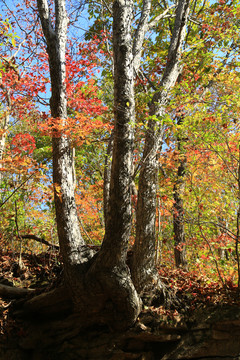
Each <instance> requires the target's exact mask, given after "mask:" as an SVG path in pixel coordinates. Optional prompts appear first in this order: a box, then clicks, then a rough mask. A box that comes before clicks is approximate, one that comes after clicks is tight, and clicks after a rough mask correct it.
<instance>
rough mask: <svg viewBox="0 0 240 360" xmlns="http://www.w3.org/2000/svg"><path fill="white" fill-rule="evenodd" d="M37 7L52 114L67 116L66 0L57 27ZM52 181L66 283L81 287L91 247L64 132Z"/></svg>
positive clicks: (43, 4) (58, 6)
mask: <svg viewBox="0 0 240 360" xmlns="http://www.w3.org/2000/svg"><path fill="white" fill-rule="evenodd" d="M37 4H38V11H39V15H40V19H41V24H42V29H43V33H44V36H45V39H46V42H47V53H48V61H49V67H50V78H51V87H52V95H51V99H50V108H51V116H52V117H53V118H55V119H58V120H59V119H61V122H62V125H64V124H65V121H66V118H67V99H66V85H65V80H66V67H65V49H66V39H67V24H68V18H67V14H66V10H65V0H55V28H53V27H52V23H53V21H52V19H51V16H50V11H49V8H48V4H47V1H46V0H38V1H37ZM52 146H53V185H54V200H55V209H56V219H57V230H58V237H59V243H60V251H61V255H62V257H63V261H64V270H65V278H66V283H67V285H68V286H69V287H70V288H71V289H72V291H73V292H74V289H76V288H78V286H79V284H78V279H76V276H74V275H73V271H74V272H75V270H73V268H74V267H75V266H77V265H79V264H84V263H86V262H87V260H88V259H89V257H90V250H89V249H88V248H87V247H86V246H85V243H84V240H83V238H82V236H81V233H80V229H79V225H78V217H77V210H76V204H75V197H74V178H73V177H74V176H73V174H74V169H73V166H74V162H73V156H72V149H71V145H70V139H69V138H68V137H67V136H66V135H65V134H62V133H60V134H58V133H57V131H56V132H55V133H54V134H53V140H52Z"/></svg>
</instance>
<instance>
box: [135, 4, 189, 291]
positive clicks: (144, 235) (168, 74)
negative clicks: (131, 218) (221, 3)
mask: <svg viewBox="0 0 240 360" xmlns="http://www.w3.org/2000/svg"><path fill="white" fill-rule="evenodd" d="M188 13H189V1H188V0H180V1H179V2H178V5H177V9H176V16H175V25H174V29H173V34H172V38H171V42H170V46H169V51H168V59H167V64H166V68H165V72H164V74H163V78H162V81H161V84H160V89H161V90H159V91H157V92H156V93H155V94H154V96H153V98H152V101H151V106H150V111H149V113H150V118H149V121H148V127H147V128H148V130H147V134H146V139H145V147H144V153H143V160H142V163H143V165H142V168H141V171H140V176H139V190H138V205H137V217H136V228H137V230H136V241H135V244H134V252H133V263H132V276H133V281H134V285H135V287H136V289H137V290H138V292H141V291H142V290H143V289H144V288H145V287H146V286H149V285H151V284H152V281H155V279H156V270H155V264H154V258H155V256H154V255H155V242H156V232H155V224H156V206H157V203H156V194H157V174H158V152H159V150H160V146H161V144H162V140H163V131H164V113H165V106H166V104H167V102H168V99H169V93H170V90H171V89H172V87H173V86H174V85H175V83H176V81H177V78H178V76H179V74H180V73H181V63H180V57H181V51H182V45H183V41H184V38H185V30H186V24H187V21H188ZM153 115H154V116H155V117H157V118H158V122H156V120H155V119H153V118H152V116H153ZM160 286H161V284H160Z"/></svg>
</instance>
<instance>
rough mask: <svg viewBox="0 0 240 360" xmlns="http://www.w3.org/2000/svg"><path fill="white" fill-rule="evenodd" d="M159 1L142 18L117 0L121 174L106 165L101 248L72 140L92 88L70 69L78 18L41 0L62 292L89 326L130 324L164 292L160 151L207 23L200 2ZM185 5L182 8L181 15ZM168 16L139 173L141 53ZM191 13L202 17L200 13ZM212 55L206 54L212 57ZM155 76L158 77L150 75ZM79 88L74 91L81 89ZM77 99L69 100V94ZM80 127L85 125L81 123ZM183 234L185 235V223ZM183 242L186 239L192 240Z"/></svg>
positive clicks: (143, 7)
mask: <svg viewBox="0 0 240 360" xmlns="http://www.w3.org/2000/svg"><path fill="white" fill-rule="evenodd" d="M153 3H154V4H155V2H152V1H150V0H144V1H143V2H142V3H140V5H139V9H140V15H136V17H135V18H134V12H135V9H136V7H137V5H136V4H135V3H134V2H133V1H129V0H115V1H114V3H113V34H112V36H113V41H112V50H113V60H114V74H113V81H114V106H113V108H114V130H113V133H112V139H113V146H112V144H111V142H110V143H109V151H107V152H108V154H107V156H106V167H105V168H106V170H111V176H109V173H110V171H108V172H107V171H106V173H105V179H106V182H105V185H106V186H105V189H106V190H105V199H106V200H105V204H104V210H105V236H104V239H103V242H102V245H101V248H100V250H99V252H98V253H95V251H93V250H92V249H91V248H90V247H89V246H87V244H86V242H85V241H84V238H83V236H82V234H81V231H80V227H79V218H78V212H77V205H76V201H75V197H76V194H75V171H74V159H73V158H74V155H73V153H74V149H73V148H74V146H75V145H76V144H75V140H76V139H75V138H74V136H73V137H71V129H72V128H70V129H69V127H70V124H72V122H74V120H75V118H77V117H79V118H80V120H82V118H81V114H82V113H83V112H84V110H83V109H82V108H81V107H79V108H78V109H77V107H75V105H74V99H75V98H76V97H80V95H81V91H80V88H81V86H82V87H84V85H83V84H82V83H80V82H78V84H77V86H76V87H74V86H72V82H73V83H74V81H73V76H72V73H71V69H70V70H69V69H68V71H66V67H67V66H68V64H69V63H70V62H71V52H70V50H69V49H66V48H67V28H68V17H67V13H66V6H65V0H55V1H54V4H50V5H49V3H48V1H47V0H38V1H37V5H38V14H39V17H40V20H41V25H42V31H43V34H44V38H45V42H46V45H47V47H46V51H47V54H48V62H49V69H50V79H51V99H50V110H51V119H50V120H49V123H48V124H45V125H46V127H45V130H46V131H49V132H50V131H51V135H52V148H53V189H54V201H55V210H56V220H57V230H58V237H59V243H60V251H61V255H62V258H63V262H64V271H65V272H64V274H65V285H64V288H63V289H61V294H62V295H63V293H64V292H65V295H66V296H67V299H68V302H69V304H71V301H72V303H73V307H74V309H75V312H76V313H77V314H80V317H79V318H80V320H79V321H80V323H82V324H83V325H84V322H85V321H86V319H88V324H92V323H95V322H100V323H104V324H105V323H108V324H110V325H111V326H112V327H118V328H120V329H124V328H127V327H129V326H130V325H132V324H133V323H134V322H135V321H136V319H137V316H138V314H139V312H140V310H141V299H140V296H141V295H142V293H143V292H144V291H145V290H146V289H147V290H148V289H152V288H153V287H154V288H159V289H160V291H164V290H163V285H162V283H161V281H160V280H159V278H158V274H157V270H156V267H155V261H154V259H155V242H156V231H155V226H156V208H157V201H156V198H157V189H158V169H159V156H160V155H159V153H160V150H161V148H162V145H163V142H164V139H165V133H166V130H167V131H168V132H170V131H171V130H172V128H171V126H172V125H171V126H170V125H169V123H171V117H173V114H174V111H173V110H172V111H171V106H176V102H177V101H178V99H179V98H177V96H176V93H175V91H174V88H175V87H176V83H177V81H178V80H179V78H180V75H181V74H182V73H183V71H185V72H186V73H187V71H189V69H188V59H190V60H192V58H191V56H192V57H193V56H194V55H193V54H192V53H191V52H190V51H189V49H187V50H186V51H185V52H184V51H183V46H184V43H185V44H186V46H187V45H188V41H189V39H190V48H191V47H194V46H195V47H196V48H197V45H196V42H197V41H198V40H199V38H200V35H199V37H197V35H198V33H199V32H200V34H201V30H200V31H198V30H196V28H197V29H198V26H199V24H198V22H197V26H195V28H194V30H193V31H192V28H191V26H190V25H189V27H188V24H189V19H190V17H189V11H190V7H191V10H192V11H191V13H192V15H191V16H193V14H194V13H195V10H196V8H197V7H200V3H198V2H194V3H193V4H192V3H191V4H190V1H188V0H180V1H179V2H178V3H177V4H176V5H175V4H173V5H172V6H170V7H166V4H165V2H163V3H161V5H163V7H161V6H160V7H158V6H157V11H156V12H155V11H154V9H155V6H152V5H153ZM53 5H55V7H54V6H53ZM91 6H93V4H92V3H91ZM53 7H54V10H53ZM175 8H176V13H173V9H175ZM196 12H197V10H196ZM168 16H169V17H170V18H169V19H167V20H166V22H167V21H168V22H169V32H168V31H165V32H164V34H163V35H162V38H161V37H160V40H161V41H162V42H163V43H164V46H163V45H162V43H161V46H163V47H164V56H162V59H161V61H162V62H161V64H160V67H161V69H162V70H161V72H160V76H159V77H158V78H157V80H156V84H155V85H154V84H153V81H151V80H150V81H148V80H147V81H146V82H145V84H147V85H148V86H149V87H150V90H149V89H148V90H149V91H148V93H147V96H146V98H147V97H148V100H145V103H147V101H148V102H149V109H148V114H147V112H146V119H145V120H146V123H147V125H146V126H145V128H144V133H145V134H144V135H145V139H144V138H143V137H141V146H143V147H144V150H143V154H142V159H141V161H140V165H139V168H140V174H139V177H138V176H136V178H135V179H134V176H135V175H136V169H134V170H133V166H132V164H133V158H134V156H133V150H134V140H135V139H134V136H135V130H136V109H137V107H136V101H135V100H136V97H138V95H139V94H138V93H137V91H136V88H135V87H134V86H135V83H136V81H137V80H139V78H140V79H141V81H142V82H143V78H142V69H141V65H142V63H141V59H142V58H143V57H144V56H145V54H144V51H147V50H146V48H147V44H146V43H147V42H146V41H145V38H146V34H147V32H148V31H149V30H151V29H152V28H155V27H157V26H159V23H161V21H162V20H163V19H165V18H166V17H168ZM190 20H191V21H192V18H191V19H190ZM193 20H194V19H193ZM195 23H196V20H194V24H195ZM200 28H201V27H200ZM157 33H158V29H157V30H155V34H157ZM160 33H161V31H160ZM192 33H193V34H192ZM189 34H190V35H189ZM214 34H215V33H214ZM38 35H39V34H38ZM158 35H159V34H158ZM160 35H161V34H160ZM160 35H159V36H160ZM201 35H202V34H201ZM214 36H215V35H214ZM158 41H159V40H158ZM203 42H204V39H203ZM69 44H70V42H69ZM194 50H196V49H195V48H194ZM149 52H150V50H149ZM193 53H194V51H193ZM166 55H167V59H166ZM211 55H212V54H211ZM42 56H43V55H42ZM203 61H206V59H205V57H203ZM147 62H148V60H147ZM149 62H150V61H149ZM190 63H191V61H190ZM191 64H192V63H191ZM88 66H90V65H88ZM195 66H196V67H197V65H196V64H195V63H194V66H193V67H195ZM73 67H75V69H76V68H77V69H78V72H79V73H80V74H82V73H83V72H82V70H80V69H79V67H78V66H77V65H76V63H74V66H73ZM184 75H185V74H184ZM83 76H84V75H83ZM189 77H190V76H189ZM153 78H154V76H153ZM159 78H160V81H158V79H159ZM136 79H137V80H136ZM146 79H148V76H147V75H146ZM153 80H154V79H153ZM74 84H75V83H74ZM189 84H191V82H190V81H189V82H184V81H183V82H181V83H180V85H182V86H183V88H184V86H186V88H187V86H189ZM152 85H153V86H152ZM72 87H73V88H74V90H73V91H72V92H71V88H72ZM68 91H69V92H68ZM68 96H69V97H70V100H69V101H67V97H68ZM186 98H187V97H186ZM186 98H185V99H186ZM180 100H181V101H183V100H184V96H182V98H181V97H180ZM90 102H91V101H89V103H88V106H89V108H88V109H90ZM170 102H171V105H169V103H170ZM172 104H174V105H172ZM169 109H170V110H169ZM81 111H82V113H81ZM85 111H86V110H85ZM192 113H193V110H192ZM141 115H142V114H141ZM93 116H94V115H92V117H93ZM142 116H143V115H142ZM88 121H92V118H91V117H89V118H88ZM184 123H185V121H184ZM178 125H179V124H178ZM184 126H185V125H184ZM76 128H77V126H76V127H74V129H76ZM179 136H180V135H179ZM179 139H180V137H179ZM78 145H79V144H78ZM79 146H81V144H80V145H79ZM111 146H112V147H113V150H112V162H111V165H109V157H110V156H109V154H110V152H111ZM141 146H140V147H139V148H141ZM86 148H87V147H86ZM81 149H83V147H82V148H81ZM180 150H181V149H180ZM140 155H141V154H140ZM140 155H139V157H140ZM181 166H182V167H181ZM184 166H185V164H184V163H182V164H181V162H180V167H179V174H178V176H179V178H182V177H183V175H184ZM109 178H110V184H109ZM133 180H135V182H136V185H137V186H138V201H137V212H136V241H135V244H134V247H133V259H132V263H131V266H130V270H131V272H130V270H129V267H128V266H127V251H128V246H129V238H130V234H131V229H132V208H133V207H132V200H131V196H132V187H133ZM108 185H109V187H108ZM134 185H135V184H134ZM175 185H176V186H175V189H174V196H175V205H176V206H175V208H176V213H177V214H178V215H181V216H179V217H181V219H178V220H179V221H178V223H175V225H179V224H180V225H182V213H181V211H182V203H181V201H182V198H181V196H180V195H181V194H179V185H181V184H180V180H179V181H176V184H175ZM77 195H78V194H77ZM177 206H179V207H177ZM179 209H180V210H179ZM175 230H176V231H175V232H177V231H178V230H179V227H178V230H177V229H176V226H175ZM179 232H181V235H182V234H183V229H180V230H179ZM181 242H183V240H182V238H181ZM56 294H59V290H57V292H55V293H53V294H46V295H45V296H44V297H40V298H39V297H38V298H36V299H34V300H32V301H31V306H32V308H34V306H36V307H37V306H38V305H37V304H39V303H41V302H43V301H45V305H46V306H47V305H48V299H49V297H51V296H53V297H54V296H55V301H56ZM63 298H64V296H63ZM43 299H45V300H43ZM58 300H59V299H58ZM34 304H35V305H34ZM56 308H57V306H56Z"/></svg>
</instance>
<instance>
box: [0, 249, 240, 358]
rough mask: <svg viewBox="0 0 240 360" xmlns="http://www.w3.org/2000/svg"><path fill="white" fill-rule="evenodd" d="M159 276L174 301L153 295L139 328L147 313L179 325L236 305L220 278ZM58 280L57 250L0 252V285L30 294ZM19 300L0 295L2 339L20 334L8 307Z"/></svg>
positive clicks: (239, 303) (169, 272)
mask: <svg viewBox="0 0 240 360" xmlns="http://www.w3.org/2000/svg"><path fill="white" fill-rule="evenodd" d="M159 275H160V277H161V279H162V281H163V282H164V283H165V284H166V286H167V287H168V288H170V289H171V293H172V297H173V299H177V301H175V302H173V303H174V305H171V306H169V307H166V306H163V305H162V304H160V303H159V299H158V298H156V297H153V298H152V302H151V304H150V305H149V304H148V305H147V306H146V305H145V306H144V308H143V311H142V314H141V316H140V325H139V324H138V326H140V328H141V331H145V330H147V331H148V330H149V328H148V326H146V321H145V323H144V321H143V323H141V319H143V320H144V319H145V320H146V319H147V317H148V318H149V316H151V319H152V318H155V319H157V321H158V323H159V319H160V320H161V323H165V324H170V326H171V327H175V328H177V327H179V328H180V327H181V326H183V324H186V323H187V321H188V319H190V318H191V316H192V315H193V314H196V312H199V310H200V311H202V310H203V311H205V310H207V309H212V308H221V307H224V306H225V307H226V306H228V307H236V308H240V298H239V292H238V289H237V287H236V286H234V285H233V284H232V283H228V284H224V285H222V284H221V282H220V281H219V282H216V281H211V279H209V278H206V277H204V276H202V275H201V274H197V273H189V272H186V271H184V270H182V269H169V268H167V267H166V266H165V267H162V268H161V269H159ZM62 279H63V268H62V264H61V261H60V259H59V256H58V253H57V252H50V251H49V252H44V253H41V254H38V255H35V254H33V253H31V252H29V253H24V254H22V255H21V258H20V259H19V254H17V253H13V252H11V251H3V250H1V251H0V285H8V286H10V287H18V288H28V289H34V290H35V291H33V293H34V295H36V294H41V293H42V292H46V291H49V290H52V289H54V288H56V287H57V286H59V285H60V284H61V283H62ZM30 296H31V295H30ZM19 301H21V300H19V299H18V300H15V299H10V298H7V297H1V295H0V336H1V337H2V338H9V337H11V336H12V334H14V336H15V337H21V336H23V335H24V326H22V325H21V322H19V319H15V317H14V316H13V314H12V308H15V304H16V303H17V302H19ZM210 311H211V310H210ZM151 331H152V329H151ZM131 336H132V335H131ZM144 341H145V340H144ZM151 341H152V340H151ZM79 358H81V357H79ZM133 358H134V357H133ZM119 359H120V358H119ZM123 359H125V358H124V357H123ZM126 359H127V357H126Z"/></svg>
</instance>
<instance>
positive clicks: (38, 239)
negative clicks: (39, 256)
mask: <svg viewBox="0 0 240 360" xmlns="http://www.w3.org/2000/svg"><path fill="white" fill-rule="evenodd" d="M21 238H22V239H29V240H35V241H37V242H40V243H41V244H44V245H47V246H49V247H50V248H52V249H53V250H59V246H58V245H54V244H51V243H50V242H48V241H47V240H45V239H44V238H40V237H38V236H36V235H32V234H29V235H21Z"/></svg>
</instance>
